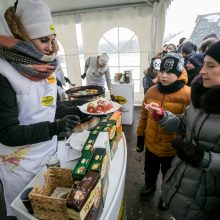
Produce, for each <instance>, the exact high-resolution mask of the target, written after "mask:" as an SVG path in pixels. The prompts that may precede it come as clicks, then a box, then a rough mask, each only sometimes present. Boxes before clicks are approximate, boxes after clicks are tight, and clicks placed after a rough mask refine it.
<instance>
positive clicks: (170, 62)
mask: <svg viewBox="0 0 220 220" xmlns="http://www.w3.org/2000/svg"><path fill="white" fill-rule="evenodd" d="M179 62H180V60H179V59H178V58H176V57H171V56H168V57H165V58H163V60H162V62H161V64H160V71H161V72H163V71H165V72H167V73H174V74H175V75H177V76H178V77H179V76H180V75H181V73H182V71H181V70H180V69H178V68H177V67H178V64H179Z"/></svg>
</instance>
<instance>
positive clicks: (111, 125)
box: [99, 120, 116, 141]
mask: <svg viewBox="0 0 220 220" xmlns="http://www.w3.org/2000/svg"><path fill="white" fill-rule="evenodd" d="M99 125H100V126H101V127H102V128H101V130H100V131H103V132H108V134H109V140H110V141H111V140H112V139H113V138H114V137H115V134H116V121H115V120H108V121H107V122H103V123H100V124H99Z"/></svg>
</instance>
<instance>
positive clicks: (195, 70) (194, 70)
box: [187, 67, 201, 86]
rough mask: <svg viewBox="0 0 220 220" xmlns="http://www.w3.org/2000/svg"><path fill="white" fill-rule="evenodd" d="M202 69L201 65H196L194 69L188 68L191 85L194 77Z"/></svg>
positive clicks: (189, 84)
mask: <svg viewBox="0 0 220 220" xmlns="http://www.w3.org/2000/svg"><path fill="white" fill-rule="evenodd" d="M200 70H201V67H195V68H194V69H191V70H187V75H188V83H187V85H188V86H191V83H192V81H193V79H194V78H195V77H196V76H197V75H198V74H199V71H200Z"/></svg>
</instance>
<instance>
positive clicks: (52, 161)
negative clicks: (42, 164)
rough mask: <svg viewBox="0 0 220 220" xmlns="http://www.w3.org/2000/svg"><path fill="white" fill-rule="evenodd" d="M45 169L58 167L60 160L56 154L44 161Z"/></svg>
mask: <svg viewBox="0 0 220 220" xmlns="http://www.w3.org/2000/svg"><path fill="white" fill-rule="evenodd" d="M46 167H47V168H49V167H60V159H59V157H58V156H57V154H54V155H52V156H50V157H49V158H48V159H47V161H46Z"/></svg>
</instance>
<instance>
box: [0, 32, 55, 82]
mask: <svg viewBox="0 0 220 220" xmlns="http://www.w3.org/2000/svg"><path fill="white" fill-rule="evenodd" d="M0 58H2V59H4V60H7V61H8V62H9V63H10V64H11V65H12V66H13V67H14V68H15V69H16V70H17V71H18V72H19V73H20V74H22V75H23V76H24V77H26V78H28V79H30V80H32V81H41V80H44V79H47V78H48V77H49V76H50V75H51V74H52V73H53V72H54V70H55V69H56V66H57V60H56V58H55V55H44V54H42V53H40V52H39V51H38V50H37V49H36V48H35V47H34V45H33V44H32V43H29V42H25V41H22V40H18V39H15V38H11V37H7V36H3V35H0ZM9 74H10V73H9Z"/></svg>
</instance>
